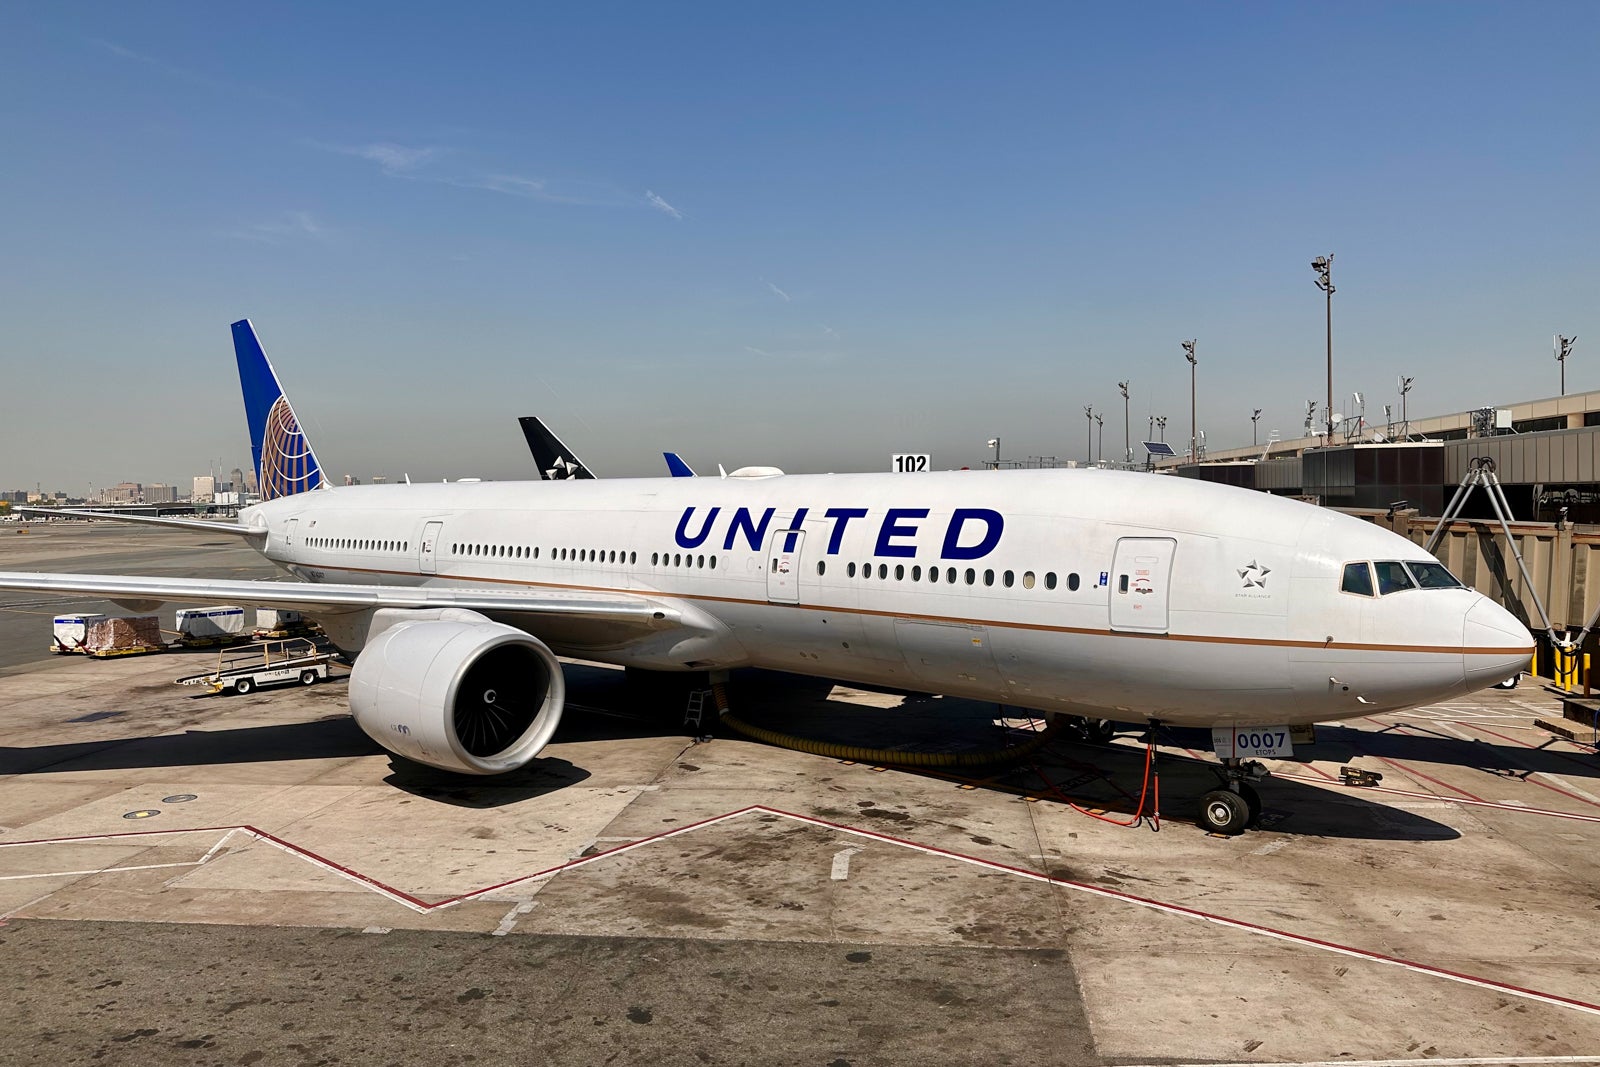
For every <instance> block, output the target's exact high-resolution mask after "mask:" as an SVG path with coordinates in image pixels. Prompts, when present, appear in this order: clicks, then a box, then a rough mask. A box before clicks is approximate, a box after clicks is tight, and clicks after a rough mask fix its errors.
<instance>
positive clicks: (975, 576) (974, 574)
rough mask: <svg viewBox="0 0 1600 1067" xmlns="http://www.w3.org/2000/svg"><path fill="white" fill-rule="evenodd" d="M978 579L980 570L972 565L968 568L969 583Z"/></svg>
mask: <svg viewBox="0 0 1600 1067" xmlns="http://www.w3.org/2000/svg"><path fill="white" fill-rule="evenodd" d="M977 580H978V572H977V571H975V570H973V569H972V568H971V567H968V568H967V584H968V585H971V584H973V583H974V582H976V581H977Z"/></svg>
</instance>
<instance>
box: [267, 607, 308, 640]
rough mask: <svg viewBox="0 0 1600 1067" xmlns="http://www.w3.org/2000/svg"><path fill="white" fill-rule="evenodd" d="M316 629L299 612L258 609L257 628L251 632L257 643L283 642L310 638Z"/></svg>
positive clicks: (279, 609) (280, 609) (283, 609)
mask: <svg viewBox="0 0 1600 1067" xmlns="http://www.w3.org/2000/svg"><path fill="white" fill-rule="evenodd" d="M315 632H317V631H316V628H315V627H314V626H313V625H312V624H311V623H310V622H309V621H308V620H307V619H306V617H305V616H304V615H302V614H300V612H298V611H293V610H289V609H286V608H257V609H256V628H255V629H254V630H253V631H252V632H251V636H253V637H254V638H255V639H256V640H257V641H267V640H274V641H282V640H286V639H288V638H290V637H310V636H311V635H312V634H313V633H315Z"/></svg>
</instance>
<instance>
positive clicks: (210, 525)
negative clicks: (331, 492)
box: [17, 508, 267, 537]
mask: <svg viewBox="0 0 1600 1067" xmlns="http://www.w3.org/2000/svg"><path fill="white" fill-rule="evenodd" d="M17 511H18V512H19V513H21V514H23V515H43V516H44V517H46V518H50V519H96V520H99V521H111V522H132V523H139V524H141V525H144V526H172V527H176V528H178V529H180V530H200V531H204V532H205V533H219V534H231V535H232V536H234V537H266V536H267V530H266V527H264V526H262V527H257V526H240V525H239V524H238V523H236V522H207V521H206V520H205V519H175V518H171V517H168V516H158V515H124V514H122V513H121V512H117V511H94V510H91V509H89V508H64V509H63V508H18V509H17Z"/></svg>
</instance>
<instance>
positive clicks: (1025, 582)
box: [1022, 571, 1033, 589]
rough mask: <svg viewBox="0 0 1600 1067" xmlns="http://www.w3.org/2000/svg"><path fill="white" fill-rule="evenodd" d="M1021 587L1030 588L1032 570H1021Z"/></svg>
mask: <svg viewBox="0 0 1600 1067" xmlns="http://www.w3.org/2000/svg"><path fill="white" fill-rule="evenodd" d="M1022 588H1024V589H1032V588H1033V572H1032V571H1023V572H1022Z"/></svg>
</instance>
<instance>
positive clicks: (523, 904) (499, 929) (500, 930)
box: [490, 900, 533, 937]
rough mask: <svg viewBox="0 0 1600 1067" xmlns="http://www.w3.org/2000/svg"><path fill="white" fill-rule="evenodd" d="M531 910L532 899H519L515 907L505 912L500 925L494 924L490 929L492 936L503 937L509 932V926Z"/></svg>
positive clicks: (515, 923)
mask: <svg viewBox="0 0 1600 1067" xmlns="http://www.w3.org/2000/svg"><path fill="white" fill-rule="evenodd" d="M532 910H533V901H531V900H523V901H519V902H518V903H517V906H516V907H514V908H512V909H511V910H510V911H508V912H506V915H505V918H503V919H501V920H500V925H499V926H496V927H495V928H494V929H493V930H492V931H490V933H491V935H492V936H494V937H504V936H506V935H507V934H509V933H510V932H511V928H512V927H514V926H516V925H517V920H518V919H520V918H522V917H523V916H524V915H526V914H528V912H530V911H532Z"/></svg>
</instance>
